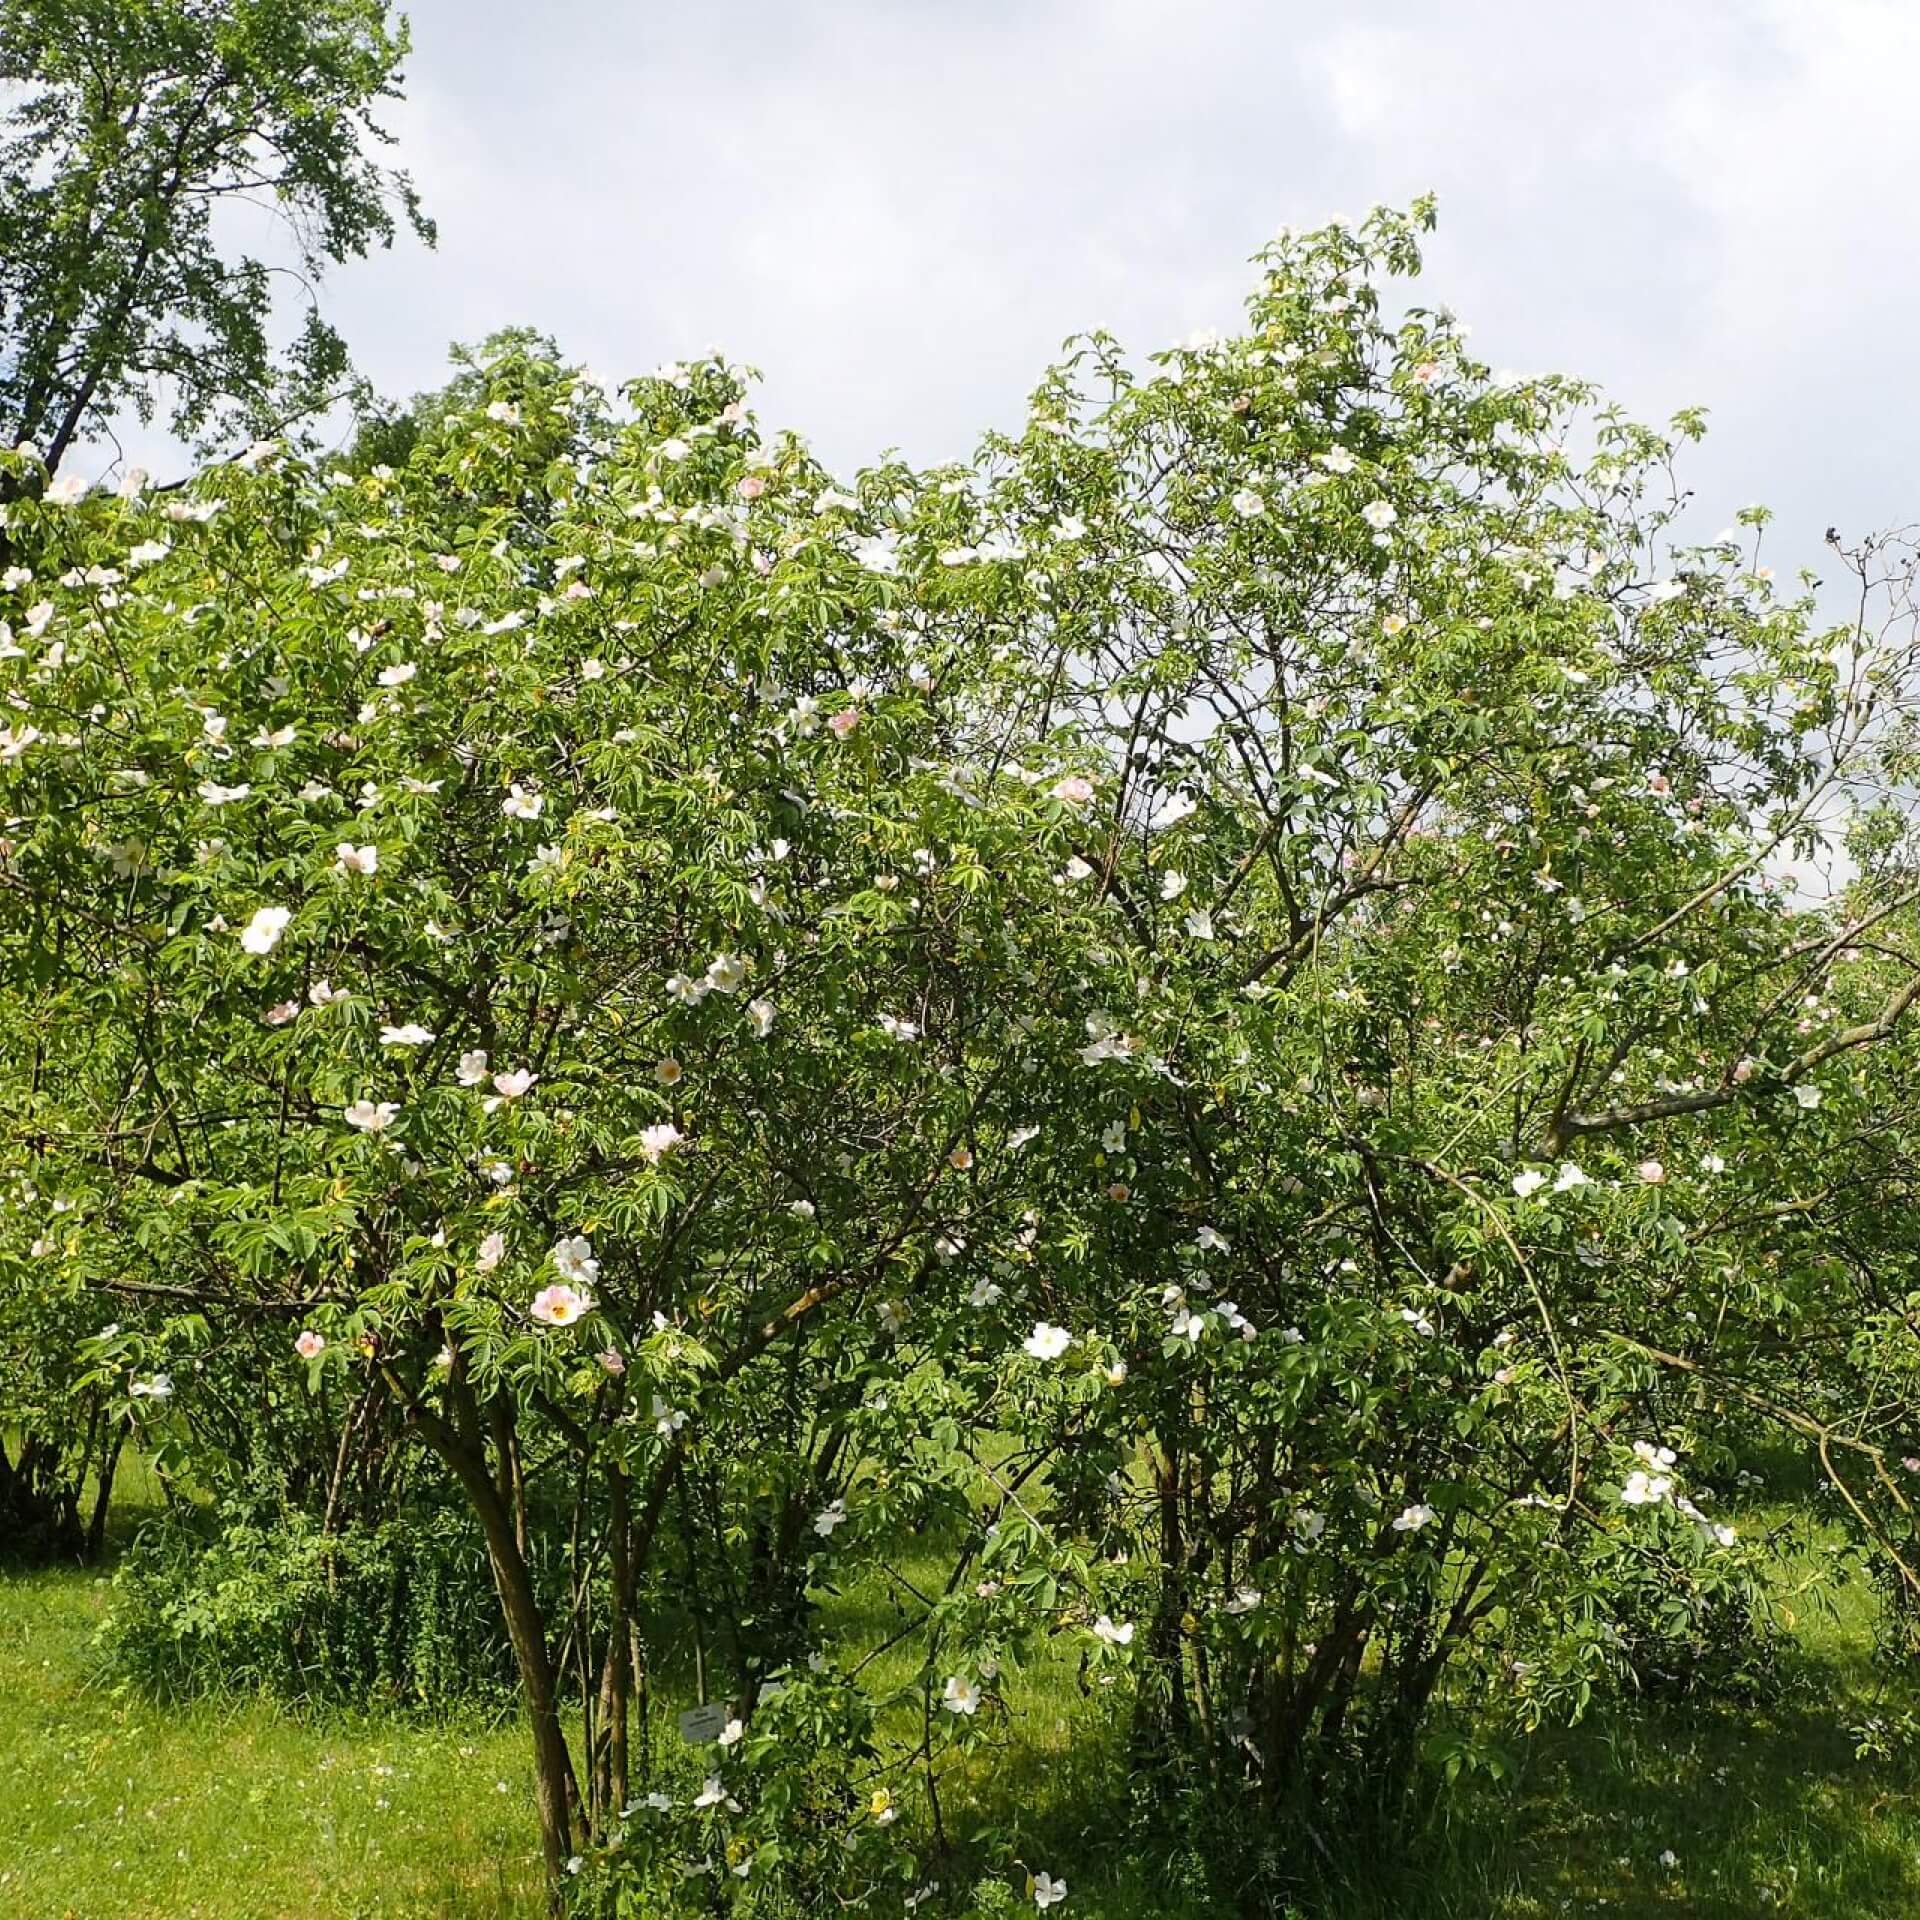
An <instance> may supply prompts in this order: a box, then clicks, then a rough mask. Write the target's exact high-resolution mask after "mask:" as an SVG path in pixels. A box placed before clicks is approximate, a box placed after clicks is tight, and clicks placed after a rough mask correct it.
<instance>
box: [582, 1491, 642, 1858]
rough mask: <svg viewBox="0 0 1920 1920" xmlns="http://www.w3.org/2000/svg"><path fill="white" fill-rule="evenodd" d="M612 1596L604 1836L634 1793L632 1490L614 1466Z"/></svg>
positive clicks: (596, 1808) (598, 1765) (604, 1727)
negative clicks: (630, 1722) (630, 1731)
mask: <svg viewBox="0 0 1920 1920" xmlns="http://www.w3.org/2000/svg"><path fill="white" fill-rule="evenodd" d="M608 1503H609V1509H610V1511H609V1517H608V1527H609V1529H610V1536H611V1548H610V1554H609V1560H610V1567H611V1573H612V1590H613V1591H612V1599H611V1603H610V1606H609V1609H608V1616H607V1651H606V1657H605V1658H604V1660H602V1662H601V1665H600V1728H599V1738H598V1740H597V1741H596V1743H595V1748H594V1756H593V1765H592V1768H591V1788H590V1792H591V1805H592V1809H593V1822H594V1831H595V1832H596V1833H597V1834H600V1835H604V1834H605V1833H606V1831H607V1829H608V1827H609V1824H610V1822H611V1820H612V1818H613V1817H614V1816H615V1815H616V1814H617V1813H618V1812H619V1810H620V1808H622V1807H624V1806H625V1805H626V1804H627V1798H628V1793H629V1785H628V1781H629V1774H628V1753H627V1703H628V1701H629V1700H630V1699H631V1697H632V1694H633V1651H632V1636H631V1633H630V1631H629V1628H630V1625H631V1621H632V1616H633V1574H634V1567H633V1488H632V1484H631V1483H630V1482H629V1480H628V1479H627V1476H626V1473H625V1471H624V1470H623V1469H622V1468H620V1467H614V1468H613V1469H612V1472H611V1474H610V1477H609V1481H608Z"/></svg>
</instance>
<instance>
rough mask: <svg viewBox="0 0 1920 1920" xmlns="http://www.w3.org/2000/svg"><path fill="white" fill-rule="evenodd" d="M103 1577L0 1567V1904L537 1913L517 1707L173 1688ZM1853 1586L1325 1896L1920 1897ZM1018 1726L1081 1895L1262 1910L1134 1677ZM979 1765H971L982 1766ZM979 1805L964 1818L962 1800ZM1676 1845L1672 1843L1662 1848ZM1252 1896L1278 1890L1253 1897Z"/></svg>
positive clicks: (1038, 1797)
mask: <svg viewBox="0 0 1920 1920" xmlns="http://www.w3.org/2000/svg"><path fill="white" fill-rule="evenodd" d="M107 1592H108V1589H107V1585H106V1583H105V1581H104V1580H103V1579H101V1578H100V1577H98V1576H96V1575H93V1574H89V1573H80V1572H72V1571H66V1572H52V1573H36V1574H12V1575H0V1920H281V1917H282V1916H288V1917H292V1916H299V1920H441V1917H444V1920H504V1917H507V1916H529V1917H530V1916H534V1915H536V1914H538V1913H539V1912H540V1911H541V1903H540V1901H539V1898H538V1886H537V1873H536V1860H535V1855H534V1847H533V1816H532V1807H531V1802H530V1792H529V1784H528V1767H527V1763H526V1759H525V1754H524V1741H523V1736H522V1734H521V1732H520V1730H519V1729H518V1728H517V1727H516V1726H512V1725H506V1726H488V1725H481V1724H476V1725H470V1726H456V1727H437V1726H420V1725H405V1724H398V1723H387V1722H374V1721H368V1722H364V1723H341V1722H339V1721H328V1722H325V1723H320V1724H309V1723H306V1722H303V1721H301V1720H298V1719H295V1718H290V1717H288V1716H286V1715H285V1714H283V1713H280V1712H277V1711H276V1710H274V1709H272V1708H270V1707H267V1706H264V1705H259V1704H251V1705H243V1706H239V1707H232V1706H225V1707H222V1706H215V1705H202V1706H198V1707H193V1708H160V1707H156V1706H154V1705H151V1704H149V1703H147V1702H145V1701H143V1700H140V1699H137V1698H134V1697H131V1696H128V1695H125V1694H123V1693H119V1692H116V1691H115V1690H114V1689H113V1688H112V1687H111V1686H110V1685H109V1684H108V1683H107V1682H106V1681H104V1680H103V1679H102V1677H101V1676H100V1674H99V1672H98V1669H97V1664H96V1657H95V1655H94V1653H93V1650H92V1639H93V1635H94V1632H95V1629H96V1628H97V1626H98V1623H99V1620H100V1617H101V1613H102V1611H103V1609H104V1607H105V1604H106V1598H107ZM856 1610H857V1609H856ZM1871 1617H1872V1616H1871V1602H1870V1600H1869V1598H1868V1596H1867V1595H1866V1594H1865V1593H1864V1591H1862V1590H1861V1589H1860V1588H1859V1587H1858V1586H1855V1587H1852V1588H1846V1589H1843V1590H1841V1592H1840V1593H1839V1596H1838V1606H1837V1608H1835V1609H1834V1610H1832V1611H1824V1610H1816V1611H1803V1612H1802V1614H1801V1617H1800V1618H1799V1619H1798V1620H1797V1622H1796V1629H1795V1631H1796V1635H1797V1640H1798V1649H1799V1656H1800V1657H1799V1660H1798V1662H1797V1666H1798V1669H1799V1672H1798V1678H1797V1680H1796V1682H1795V1684H1794V1685H1793V1686H1792V1687H1791V1688H1790V1689H1789V1690H1788V1693H1787V1696H1786V1699H1785V1700H1784V1702H1783V1703H1781V1704H1778V1705H1774V1706H1771V1707H1766V1708H1755V1707H1748V1708H1744V1709H1742V1708H1735V1707H1728V1706H1709V1705H1705V1704H1702V1703H1699V1702H1678V1703H1670V1704H1662V1703H1656V1702H1645V1703H1640V1704H1638V1705H1636V1706H1635V1707H1633V1708H1632V1709H1630V1710H1616V1711H1614V1712H1612V1713H1611V1714H1609V1715H1607V1716H1605V1717H1597V1718H1596V1719H1594V1720H1593V1721H1591V1722H1589V1723H1588V1724H1587V1725H1585V1726H1583V1727H1581V1728H1579V1729H1576V1730H1574V1731H1573V1732H1570V1733H1557V1734H1552V1735H1548V1736H1543V1737H1542V1738H1540V1739H1539V1740H1537V1741H1535V1742H1534V1743H1533V1744H1532V1746H1531V1747H1530V1748H1529V1749H1528V1750H1527V1752H1526V1754H1525V1756H1524V1764H1523V1769H1522V1772H1521V1775H1520V1777H1519V1779H1518V1780H1517V1781H1516V1782H1514V1783H1511V1784H1509V1785H1505V1786H1499V1787H1495V1786H1491V1785H1476V1786H1473V1787H1470V1788H1468V1789H1467V1790H1465V1791H1464V1792H1463V1793H1461V1794H1458V1795H1456V1796H1455V1798H1454V1801H1453V1804H1452V1808H1451V1811H1450V1812H1449V1813H1447V1814H1445V1815H1443V1816H1436V1817H1435V1818H1434V1819H1433V1820H1432V1822H1431V1823H1430V1824H1429V1825H1428V1826H1426V1827H1425V1828H1424V1829H1414V1830H1409V1831H1408V1832H1407V1833H1406V1834H1405V1835H1404V1836H1403V1840H1402V1842H1401V1843H1400V1844H1398V1845H1394V1846H1390V1847H1387V1848H1382V1849H1374V1850H1370V1852H1369V1853H1368V1854H1367V1856H1366V1857H1351V1858H1342V1857H1339V1856H1338V1855H1337V1854H1330V1857H1329V1860H1328V1878H1329V1882H1330V1888H1331V1890H1330V1891H1328V1892H1326V1893H1324V1894H1323V1895H1322V1896H1321V1897H1320V1904H1317V1905H1316V1906H1315V1907H1314V1908H1313V1911H1314V1912H1315V1913H1323V1914H1325V1915H1326V1916H1327V1920H1558V1917H1559V1916H1563V1915H1606V1916H1609V1920H1621V1916H1635V1915H1645V1916H1649V1917H1651V1920H1664V1917H1665V1916H1679V1915H1689V1916H1695V1915H1697V1916H1702V1920H1753V1917H1754V1916H1760V1915H1765V1916H1776V1915H1777V1916H1783V1917H1784V1916H1791V1917H1793V1920H1882V1916H1884V1917H1885V1920H1894V1917H1895V1916H1907V1915H1912V1914H1915V1913H1920V1794H1917V1793H1916V1787H1917V1786H1920V1778H1916V1774H1915V1770H1914V1769H1913V1767H1912V1766H1911V1765H1910V1764H1908V1763H1905V1762H1876V1761H1869V1760H1861V1759H1858V1758H1856V1757H1855V1745H1854V1740H1853V1738H1852V1735H1851V1731H1850V1729H1851V1728H1852V1727H1854V1726H1856V1725H1857V1724H1858V1723H1860V1722H1861V1721H1863V1720H1864V1719H1866V1718H1867V1717H1869V1716H1870V1715H1872V1714H1875V1713H1878V1712H1885V1711H1889V1709H1888V1707H1887V1703H1885V1702H1883V1701H1881V1700H1880V1699H1879V1698H1878V1697H1877V1695H1876V1691H1875V1688H1876V1682H1875V1679H1874V1676H1873V1673H1872V1670H1871V1668H1870V1665H1869V1663H1868V1659H1867V1654H1868V1650H1869V1645H1870V1629H1871ZM1017 1704H1018V1706H1019V1707H1020V1709H1021V1711H1020V1712H1019V1713H1018V1715H1017V1717H1016V1721H1015V1725H1016V1727H1017V1729H1018V1741H1019V1744H1018V1745H1016V1746H1014V1747H1012V1748H1011V1749H1010V1750H1006V1751H1003V1752H1001V1753H999V1754H997V1755H996V1756H995V1758H994V1760H993V1762H992V1763H991V1764H990V1765H977V1766H975V1767H974V1768H972V1769H971V1770H970V1771H971V1774H972V1777H971V1778H969V1779H968V1780H966V1781H965V1782H964V1783H963V1782H962V1781H960V1780H959V1779H954V1780H951V1781H950V1782H949V1786H948V1797H949V1799H950V1800H952V1801H953V1802H955V1803H956V1804H961V1805H964V1804H965V1803H966V1802H967V1801H969V1800H972V1801H974V1803H975V1804H976V1805H977V1806H978V1807H979V1808H980V1814H979V1815H978V1816H976V1817H984V1818H987V1819H991V1820H993V1821H994V1822H995V1823H996V1824H998V1825H999V1826H1000V1828H1001V1829H1002V1830H1003V1831H1006V1832H1009V1833H1011V1834H1012V1835H1013V1836H1014V1838H1015V1840H1016V1843H1017V1851H1018V1854H1019V1857H1021V1858H1023V1859H1025V1860H1026V1861H1028V1862H1029V1863H1030V1864H1031V1865H1033V1866H1035V1867H1042V1866H1044V1867H1046V1868H1047V1869H1048V1870H1049V1871H1051V1872H1054V1873H1056V1874H1064V1875H1065V1877H1066V1878H1067V1880H1068V1881H1069V1883H1070V1885H1071V1886H1072V1889H1073V1891H1072V1895H1071V1899H1070V1901H1069V1903H1068V1905H1067V1906H1066V1907H1065V1908H1064V1909H1060V1910H1058V1912H1059V1920H1079V1917H1084V1920H1214V1917H1215V1916H1224V1915H1226V1914H1229V1913H1237V1912H1238V1911H1240V1910H1241V1909H1240V1908H1239V1906H1238V1904H1237V1903H1236V1902H1234V1901H1233V1900H1232V1899H1231V1891H1232V1890H1231V1888H1230V1886H1227V1887H1223V1886H1222V1885H1221V1884H1220V1883H1219V1882H1218V1881H1217V1880H1212V1879H1211V1876H1210V1863H1209V1862H1208V1860H1207V1859H1206V1858H1205V1856H1204V1850H1199V1851H1196V1850H1195V1849H1193V1848H1183V1847H1181V1846H1180V1845H1179V1844H1178V1843H1177V1842H1175V1841H1174V1840H1173V1839H1172V1837H1171V1836H1169V1837H1167V1838H1166V1839H1165V1841H1164V1842H1162V1841H1160V1840H1158V1839H1157V1838H1156V1836H1155V1833H1154V1830H1153V1828H1152V1826H1151V1825H1150V1824H1149V1825H1147V1826H1145V1827H1144V1828H1136V1832H1135V1836H1134V1837H1133V1838H1131V1839H1128V1840H1127V1841H1126V1842H1125V1843H1124V1844H1123V1843H1122V1839H1121V1831H1120V1829H1121V1816H1120V1809H1121V1807H1122V1805H1123V1803H1124V1780H1123V1779H1122V1777H1121V1763H1120V1754H1121V1753H1122V1751H1123V1747H1122V1742H1121V1739H1120V1726H1121V1713H1120V1711H1119V1709H1120V1707H1121V1706H1122V1704H1123V1703H1121V1702H1119V1701H1116V1700H1115V1699H1114V1698H1113V1697H1112V1696H1111V1695H1108V1694H1101V1693H1098V1692H1096V1693H1095V1694H1093V1695H1091V1696H1089V1695H1085V1694H1083V1693H1082V1692H1081V1690H1080V1689H1079V1687H1078V1685H1077V1684H1076V1680H1075V1674H1074V1672H1073V1670H1072V1669H1071V1668H1070V1667H1063V1668H1061V1669H1058V1670H1055V1671H1052V1672H1048V1671H1046V1670H1044V1669H1043V1670H1040V1671H1037V1672H1032V1673H1029V1674H1028V1675H1026V1676H1023V1678H1022V1680H1021V1682H1020V1683H1019V1693H1018V1695H1017ZM963 1788H964V1790H963ZM961 1825H962V1828H963V1830H964V1828H965V1826H966V1825H967V1821H966V1819H964V1818H963V1819H962V1821H961ZM1668 1853H1670V1854H1671V1855H1672V1856H1673V1860H1672V1861H1671V1862H1670V1863H1668V1862H1665V1861H1663V1859H1662V1856H1663V1855H1664V1854H1668ZM1256 1910H1257V1909H1256Z"/></svg>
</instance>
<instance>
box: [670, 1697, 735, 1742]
mask: <svg viewBox="0 0 1920 1920" xmlns="http://www.w3.org/2000/svg"><path fill="white" fill-rule="evenodd" d="M726 1730H727V1710H726V1708H725V1707H723V1706H719V1705H717V1704H715V1703H713V1702H709V1703H708V1704H707V1705H706V1706H704V1707H689V1708H688V1709H687V1711H686V1712H685V1713H683V1714H682V1715H681V1716H680V1738H681V1739H682V1740H684V1741H685V1742H686V1743H687V1745H688V1746H690V1747H705V1746H710V1745H711V1744H712V1743H713V1742H714V1741H716V1740H718V1739H719V1738H720V1736H721V1735H722V1734H723V1733H725V1732H726Z"/></svg>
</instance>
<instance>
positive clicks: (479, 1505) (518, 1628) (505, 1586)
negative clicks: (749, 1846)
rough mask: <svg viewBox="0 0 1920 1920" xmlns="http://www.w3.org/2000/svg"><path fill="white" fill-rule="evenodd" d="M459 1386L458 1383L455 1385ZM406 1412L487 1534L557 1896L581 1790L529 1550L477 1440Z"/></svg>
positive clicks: (505, 1471)
mask: <svg viewBox="0 0 1920 1920" xmlns="http://www.w3.org/2000/svg"><path fill="white" fill-rule="evenodd" d="M460 1384H461V1383H458V1382H456V1388H457V1387H458V1386H459V1385H460ZM469 1398H470V1396H469ZM408 1415H409V1418H410V1419H411V1420H412V1422H413V1424H414V1426H415V1427H416V1428H417V1429H418V1431H419V1432H420V1433H421V1434H422V1435H423V1436H424V1438H425V1439H426V1441H427V1444H428V1445H429V1446H431V1447H432V1448H433V1450H434V1451H435V1452H436V1453H437V1454H439V1455H440V1457H441V1458H442V1459H443V1460H444V1461H445V1462H446V1463H447V1465H448V1466H449V1467H450V1468H452V1470H453V1473H454V1475H455V1477H456V1478H457V1479H458V1480H459V1482H460V1484H461V1486H462V1488H463V1489H464V1490H465V1492H466V1495H467V1498H468V1500H469V1501H470V1502H471V1503H472V1506H473V1509H474V1512H475V1514H476V1515H477V1516H478V1518H479V1521H480V1526H481V1530H482V1532H484V1533H485V1535H486V1540H487V1558H488V1561H489V1563H490V1564H491V1566H492V1568H493V1584H494V1588H495V1590H496V1591H497V1593H498V1594H499V1596H500V1613H501V1617H502V1618H503V1619H504V1620H505V1622H506V1627H507V1638H508V1640H509V1641H510V1642H511V1644H512V1646H513V1658H514V1664H515V1666H516V1667H517V1668H518V1669H519V1673H520V1686H521V1690H522V1692H523V1693H524V1694H525V1695H526V1701H527V1720H528V1724H529V1727H530V1729H531V1731H532V1734H533V1780H534V1800H535V1803H536V1805H537V1807H538V1810H539V1815H540V1852H541V1857H542V1858H543V1859H544V1861H545V1862H546V1869H547V1880H548V1884H549V1886H550V1887H551V1888H552V1889H553V1891H554V1893H555V1895H556V1898H557V1895H558V1892H559V1889H560V1887H561V1886H562V1885H563V1883H564V1881H565V1878H566V1871H567V1861H568V1860H569V1859H570V1858H571V1857H572V1854H573V1817H572V1808H573V1806H574V1805H575V1804H576V1803H577V1801H578V1798H579V1788H578V1784H577V1783H576V1781H575V1780H574V1777H573V1760H572V1758H571V1756H570V1755H569V1754H568V1752H567V1736H566V1732H565V1730H564V1729H563V1728H562V1727H561V1725H560V1711H559V1684H558V1678H557V1676H556V1674H555V1672H554V1667H553V1656H552V1654H551V1652H550V1651H549V1649H548V1646H547V1633H546V1623H545V1622H544V1621H543V1620H542V1619H541V1617H540V1601H539V1596H538V1595H537V1594H536V1593H535V1592H534V1589H533V1576H532V1574H531V1573H530V1572H529V1570H528V1568H527V1560H526V1555H525V1554H524V1553H522V1552H521V1550H520V1542H519V1538H518V1529H517V1527H516V1525H515V1516H514V1514H513V1513H512V1512H511V1511H509V1508H508V1504H507V1500H506V1499H505V1498H503V1497H502V1494H501V1489H500V1487H499V1486H498V1485H496V1484H495V1481H494V1478H493V1475H492V1474H491V1473H489V1472H488V1470H487V1460H486V1455H485V1453H484V1451H483V1450H482V1449H481V1448H480V1447H479V1446H478V1445H477V1444H470V1443H469V1442H468V1441H467V1440H466V1439H464V1438H463V1437H462V1436H461V1435H460V1434H459V1433H457V1432H456V1431H455V1430H454V1429H453V1428H452V1427H451V1426H449V1425H448V1424H447V1422H446V1421H444V1420H442V1419H441V1418H440V1416H439V1415H438V1414H437V1413H435V1412H434V1411H433V1410H432V1409H431V1408H429V1407H425V1406H422V1405H421V1404H420V1403H419V1402H418V1401H410V1402H409V1403H408ZM501 1472H502V1479H503V1480H504V1481H507V1482H508V1483H509V1484H511V1469H510V1467H509V1466H507V1465H506V1464H504V1463H503V1466H502V1470H501Z"/></svg>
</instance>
